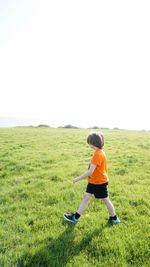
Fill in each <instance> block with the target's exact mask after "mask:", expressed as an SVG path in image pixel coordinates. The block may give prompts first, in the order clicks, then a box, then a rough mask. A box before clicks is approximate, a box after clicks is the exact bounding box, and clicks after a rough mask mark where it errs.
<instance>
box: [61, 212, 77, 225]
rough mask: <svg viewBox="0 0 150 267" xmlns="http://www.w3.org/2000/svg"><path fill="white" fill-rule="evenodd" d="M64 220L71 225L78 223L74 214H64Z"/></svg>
mask: <svg viewBox="0 0 150 267" xmlns="http://www.w3.org/2000/svg"><path fill="white" fill-rule="evenodd" d="M64 219H65V220H66V221H68V222H71V223H74V224H76V223H77V222H78V221H79V219H78V220H77V219H76V218H75V214H74V213H68V214H67V213H65V214H64Z"/></svg>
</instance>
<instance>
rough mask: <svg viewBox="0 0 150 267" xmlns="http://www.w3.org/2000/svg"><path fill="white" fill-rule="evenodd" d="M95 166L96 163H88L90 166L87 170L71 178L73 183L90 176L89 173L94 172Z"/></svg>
mask: <svg viewBox="0 0 150 267" xmlns="http://www.w3.org/2000/svg"><path fill="white" fill-rule="evenodd" d="M95 168H96V165H95V164H91V165H90V168H89V170H88V171H87V172H85V173H84V174H82V175H80V176H78V177H76V178H75V179H74V180H73V184H75V183H77V182H78V181H80V180H81V179H84V178H87V177H88V176H90V175H91V174H92V173H93V172H94V170H95Z"/></svg>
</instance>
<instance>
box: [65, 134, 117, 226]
mask: <svg viewBox="0 0 150 267" xmlns="http://www.w3.org/2000/svg"><path fill="white" fill-rule="evenodd" d="M87 143H88V144H89V145H90V147H91V148H92V149H94V153H93V157H92V159H91V163H90V166H89V169H88V171H87V172H85V173H84V174H83V175H81V176H78V177H76V178H75V179H74V180H73V184H76V183H77V182H78V181H80V180H82V179H85V178H87V177H88V185H87V189H86V193H85V195H84V198H83V200H82V202H81V205H80V206H79V208H78V210H77V212H76V213H70V214H64V219H65V220H66V221H69V222H71V223H74V224H75V223H77V222H78V221H79V218H80V216H81V214H82V213H83V211H84V210H85V208H86V206H87V204H88V201H89V199H90V197H91V196H92V194H94V196H95V198H99V199H102V200H103V202H104V204H105V205H106V207H107V209H108V212H109V215H110V217H109V223H110V224H112V225H113V224H118V223H120V220H119V218H118V217H117V215H116V212H115V209H114V206H113V204H112V202H111V201H110V199H109V196H108V191H107V185H108V181H109V179H108V174H107V159H106V155H105V152H104V150H103V147H104V137H103V135H102V134H97V133H92V134H90V135H89V136H88V138H87Z"/></svg>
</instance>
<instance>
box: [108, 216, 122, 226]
mask: <svg viewBox="0 0 150 267" xmlns="http://www.w3.org/2000/svg"><path fill="white" fill-rule="evenodd" d="M109 223H110V224H111V225H114V224H119V223H121V221H120V219H119V218H118V217H117V219H116V220H113V219H110V218H109Z"/></svg>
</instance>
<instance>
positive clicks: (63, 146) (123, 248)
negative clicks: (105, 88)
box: [0, 127, 150, 267]
mask: <svg viewBox="0 0 150 267" xmlns="http://www.w3.org/2000/svg"><path fill="white" fill-rule="evenodd" d="M88 133H89V130H85V129H48V128H32V127H29V128H28V127H25V128H23V127H22V128H8V129H0V188H1V190H0V222H1V226H0V241H1V245H0V266H1V267H14V266H15V267H20V266H28V267H32V266H34V267H42V266H45V267H46V266H49V267H57V266H58V267H61V266H66V267H72V266H73V267H75V266H76V267H80V266H83V267H84V266H85V267H87V266H89V267H91V266H94V267H108V266H112V267H113V266H114V267H125V266H135V267H148V266H150V265H149V262H150V220H149V217H150V194H149V188H150V179H149V178H150V132H144V131H141V132H138V131H137V132H136V131H124V130H122V131H121V130H104V135H105V151H106V154H107V158H108V162H109V177H110V185H109V192H110V197H111V199H112V201H113V203H114V205H115V208H116V210H117V213H118V215H119V217H120V219H121V221H122V223H121V224H120V225H116V226H109V225H108V224H107V218H108V214H107V210H106V208H105V207H104V206H103V204H102V203H101V201H99V200H95V199H94V198H92V199H91V201H90V203H89V205H88V207H87V209H86V211H85V213H84V215H83V216H82V217H81V219H80V222H79V223H78V224H77V225H75V226H74V225H70V224H69V223H67V222H66V221H64V220H63V213H64V212H67V211H76V209H77V208H78V206H79V204H80V202H81V200H82V197H83V194H84V192H85V188H86V180H84V181H83V180H82V181H80V182H79V183H78V184H76V185H73V184H72V180H73V178H75V177H76V176H77V175H80V174H82V173H84V172H85V171H86V170H87V167H88V163H89V160H90V158H91V155H92V153H93V151H92V150H91V149H90V147H89V146H88V145H87V144H86V137H87V135H88Z"/></svg>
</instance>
